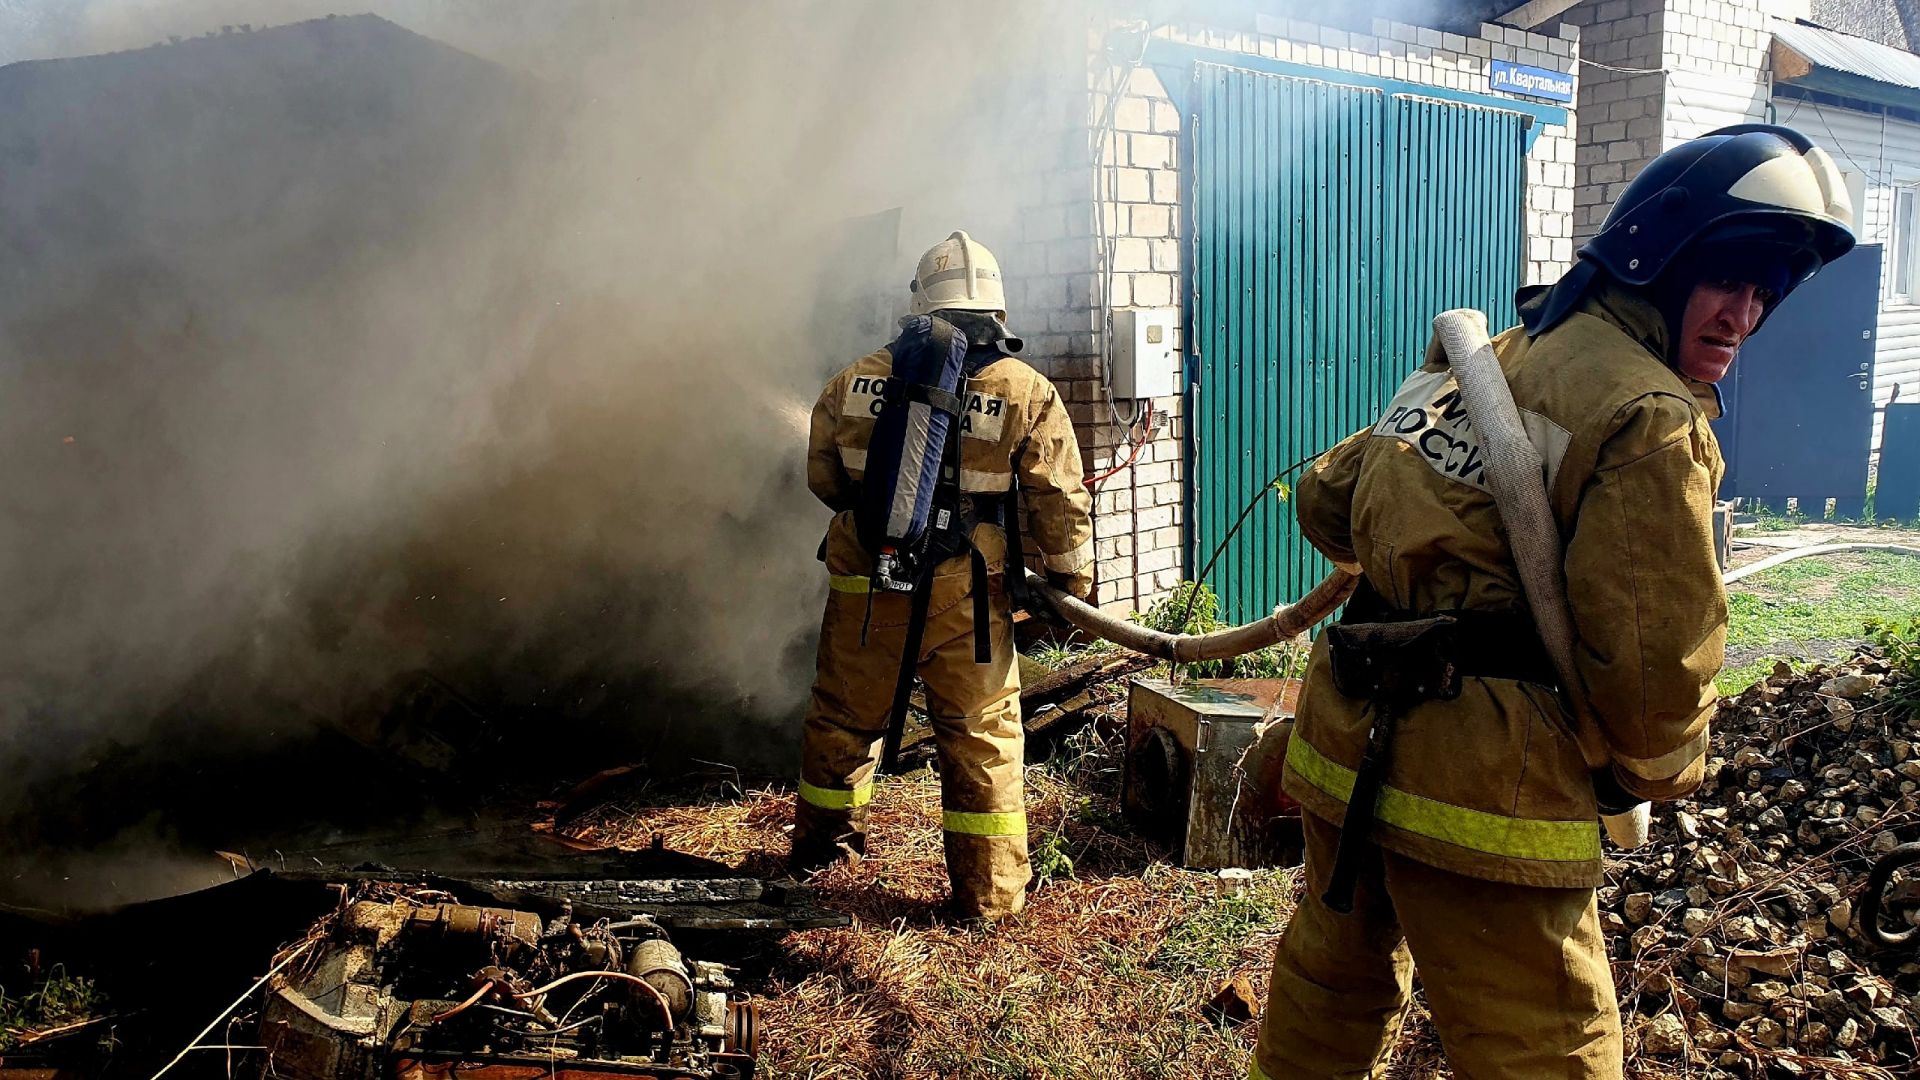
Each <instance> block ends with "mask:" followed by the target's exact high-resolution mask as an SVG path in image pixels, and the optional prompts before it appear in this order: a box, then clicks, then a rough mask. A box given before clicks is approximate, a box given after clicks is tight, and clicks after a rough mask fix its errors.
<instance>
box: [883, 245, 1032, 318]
mask: <svg viewBox="0 0 1920 1080" xmlns="http://www.w3.org/2000/svg"><path fill="white" fill-rule="evenodd" d="M907 290H908V291H909V292H911V293H913V306H912V311H913V314H915V315H925V314H927V313H928V312H932V311H942V310H949V309H950V310H957V311H1005V310H1007V291H1006V289H1005V288H1004V287H1003V286H1002V285H1001V283H1000V260H998V259H996V258H994V257H993V252H991V251H988V250H987V249H986V248H984V247H981V246H980V244H979V243H978V242H977V241H975V240H974V239H973V237H971V236H968V235H967V234H966V233H964V232H956V233H954V234H953V235H952V236H949V237H947V238H946V239H945V240H942V241H940V242H939V243H937V244H935V245H933V246H932V247H930V248H928V249H927V253H926V254H925V255H922V256H920V266H919V267H918V268H917V269H916V270H915V271H914V274H913V281H912V282H911V283H909V284H908V285H907Z"/></svg>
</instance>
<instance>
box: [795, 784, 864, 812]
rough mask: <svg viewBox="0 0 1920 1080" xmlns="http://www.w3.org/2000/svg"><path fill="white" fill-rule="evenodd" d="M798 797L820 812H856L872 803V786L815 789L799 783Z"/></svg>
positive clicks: (810, 785) (809, 785)
mask: <svg viewBox="0 0 1920 1080" xmlns="http://www.w3.org/2000/svg"><path fill="white" fill-rule="evenodd" d="M800 797H801V798H802V799H805V800H806V801H808V802H809V803H812V804H813V805H815V806H817V807H819V808H820V809H822V810H857V809H859V808H860V807H862V806H865V805H867V804H868V803H870V802H872V801H873V785H872V784H861V785H860V786H859V787H856V788H823V787H815V786H813V785H812V784H809V783H807V782H806V781H805V780H802V781H800Z"/></svg>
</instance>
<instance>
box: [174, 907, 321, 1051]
mask: <svg viewBox="0 0 1920 1080" xmlns="http://www.w3.org/2000/svg"><path fill="white" fill-rule="evenodd" d="M314 940H316V939H312V938H309V939H308V940H306V941H304V942H302V943H301V944H300V946H299V947H298V948H296V949H294V950H293V951H292V952H290V953H288V954H287V955H286V956H284V957H282V958H281V960H280V962H279V963H277V964H275V965H273V967H272V969H271V970H269V971H268V972H267V973H266V974H265V975H262V976H260V978H258V979H257V980H255V981H254V984H253V985H252V986H249V987H247V992H246V993H244V994H241V995H240V996H239V997H237V998H235V999H233V1004H231V1005H229V1006H227V1007H226V1008H225V1009H222V1010H221V1012H220V1015H219V1016H216V1017H214V1018H213V1023H211V1024H208V1025H207V1026H206V1027H205V1028H202V1029H201V1031H200V1034H198V1035H195V1036H194V1037H193V1041H192V1042H189V1043H187V1045H186V1047H185V1048H184V1049H182V1050H181V1051H180V1052H179V1053H178V1054H175V1055H174V1056H173V1060H172V1061H169V1062H167V1063H166V1064H165V1065H163V1066H161V1067H160V1071H159V1072H157V1073H154V1074H153V1077H152V1080H160V1078H161V1077H163V1076H165V1075H167V1073H168V1071H169V1070H171V1069H172V1068H173V1067H174V1066H175V1065H178V1064H180V1062H181V1060H182V1059H184V1058H185V1057H186V1056H187V1055H188V1054H189V1053H192V1052H193V1051H194V1050H196V1049H198V1048H199V1046H200V1040H201V1039H204V1038H206V1037H207V1035H208V1034H209V1033H211V1032H212V1031H213V1029H214V1028H216V1027H218V1026H219V1025H220V1021H222V1020H225V1019H226V1018H227V1017H228V1016H229V1015H231V1014H232V1012H233V1010H235V1009H237V1008H239V1007H240V1006H241V1005H243V1004H245V1003H246V1000H247V999H248V998H250V997H252V996H253V995H254V991H256V990H259V989H260V988H261V987H263V986H265V985H267V980H269V979H271V978H273V977H274V976H275V975H278V974H280V972H281V971H282V970H284V969H285V968H286V966H287V965H288V964H291V963H293V962H294V960H296V959H297V958H299V956H300V955H301V954H302V953H304V952H306V951H307V950H308V949H309V948H311V947H312V946H313V943H314Z"/></svg>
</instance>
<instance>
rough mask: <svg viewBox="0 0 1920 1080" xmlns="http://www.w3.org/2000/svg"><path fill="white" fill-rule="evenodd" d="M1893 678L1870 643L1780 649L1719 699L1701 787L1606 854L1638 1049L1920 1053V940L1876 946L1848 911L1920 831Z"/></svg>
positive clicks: (1906, 734)
mask: <svg viewBox="0 0 1920 1080" xmlns="http://www.w3.org/2000/svg"><path fill="white" fill-rule="evenodd" d="M1900 679H1901V676H1900V675H1899V674H1898V673H1897V672H1892V671H1890V670H1889V666H1888V665H1887V663H1886V662H1885V661H1884V660H1882V659H1880V658H1879V657H1878V656H1877V655H1875V654H1874V653H1873V652H1872V651H1871V650H1863V651H1862V652H1861V653H1859V654H1858V655H1856V656H1855V657H1854V658H1853V659H1852V660H1850V661H1847V662H1844V663H1841V664H1838V665H1816V666H1815V667H1813V668H1811V669H1810V670H1808V671H1806V672H1804V673H1800V674H1795V673H1794V672H1792V671H1791V670H1790V669H1788V668H1787V666H1786V665H1785V664H1781V665H1778V666H1777V667H1776V668H1775V670H1774V674H1773V675H1772V676H1770V677H1769V678H1767V679H1766V680H1765V681H1763V682H1760V683H1757V684H1755V685H1754V686H1753V687H1751V688H1749V689H1748V690H1747V691H1746V692H1745V693H1743V694H1741V695H1740V696H1739V697H1737V698H1728V699H1725V700H1724V701H1723V702H1722V704H1721V709H1720V714H1719V716H1718V718H1717V720H1716V724H1715V730H1714V733H1713V749H1712V751H1711V753H1710V754H1709V757H1708V763H1707V774H1706V781H1705V783H1703V784H1702V785H1701V787H1700V790H1699V791H1698V792H1696V793H1695V795H1694V797H1693V798H1692V799H1689V800H1686V801H1683V802H1678V803H1672V804H1667V805H1663V806H1659V807H1656V809H1655V824H1654V839H1653V842H1652V843H1650V844H1648V845H1647V846H1645V847H1643V848H1641V849H1640V850H1638V851H1634V852H1629V853H1626V854H1624V855H1622V856H1621V857H1619V858H1618V859H1616V860H1615V861H1613V862H1612V863H1611V864H1610V866H1609V872H1608V885H1607V887H1605V888H1603V889H1602V890H1601V893H1600V903H1601V909H1602V914H1601V918H1602V920H1603V921H1604V922H1605V924H1606V926H1607V929H1608V930H1609V931H1610V934H1611V941H1612V946H1613V956H1614V974H1615V978H1616V980H1617V981H1618V983H1619V986H1620V992H1621V1001H1622V1005H1623V1008H1625V1009H1628V1010H1630V1011H1631V1012H1632V1013H1636V1014H1639V1016H1640V1017H1641V1018H1642V1019H1640V1020H1639V1021H1632V1020H1630V1022H1629V1025H1628V1026H1629V1030H1633V1029H1635V1028H1637V1029H1638V1052H1639V1053H1640V1054H1642V1055H1649V1056H1650V1060H1649V1059H1648V1058H1643V1061H1648V1062H1649V1063H1651V1062H1653V1061H1661V1060H1664V1061H1667V1062H1670V1063H1672V1064H1675V1065H1679V1066H1682V1067H1683V1068H1684V1067H1685V1064H1686V1063H1689V1062H1690V1063H1691V1064H1693V1065H1712V1066H1719V1067H1721V1068H1727V1069H1734V1070H1738V1071H1743V1072H1746V1073H1748V1074H1749V1075H1765V1074H1769V1071H1770V1070H1784V1071H1785V1072H1786V1073H1789V1074H1795V1075H1862V1076H1882V1075H1890V1074H1891V1073H1901V1074H1905V1070H1906V1069H1909V1068H1912V1067H1913V1065H1914V1063H1915V1062H1916V1060H1920V1054H1916V1033H1917V1032H1920V1000H1917V999H1916V994H1920V954H1916V953H1914V952H1912V951H1908V952H1906V953H1905V954H1900V953H1897V952H1889V951H1884V950H1878V949H1875V948H1874V947H1873V946H1872V945H1870V944H1869V943H1868V942H1867V940H1866V938H1864V937H1863V936H1862V935H1861V932H1860V929H1859V926H1858V925H1857V924H1856V920H1855V911H1856V909H1857V907H1858V905H1859V903H1860V900H1859V896H1858V894H1859V893H1860V891H1861V886H1862V884H1863V883H1864V882H1865V880H1866V875H1867V870H1868V868H1869V867H1870V866H1871V865H1872V863H1873V861H1874V860H1875V859H1876V858H1877V857H1878V856H1879V855H1881V854H1883V853H1885V852H1887V851H1889V850H1891V849H1892V848H1893V847H1895V846H1896V845H1897V844H1899V843H1900V842H1901V841H1902V840H1911V839H1914V838H1916V837H1920V718H1916V717H1915V716H1914V715H1913V714H1912V713H1911V712H1910V711H1909V710H1908V709H1906V708H1904V707H1899V706H1898V705H1897V703H1896V701H1895V698H1896V691H1897V690H1898V688H1899V683H1900ZM1902 888H1905V889H1906V890H1909V891H1910V890H1912V888H1913V886H1912V885H1905V886H1899V885H1896V887H1895V892H1894V893H1893V894H1891V896H1892V899H1894V900H1897V899H1898V898H1899V896H1900V895H1901V893H1900V890H1901V889H1902ZM1908 910H1911V909H1908ZM1906 917H1907V918H1909V919H1912V918H1914V916H1911V915H1909V916H1906Z"/></svg>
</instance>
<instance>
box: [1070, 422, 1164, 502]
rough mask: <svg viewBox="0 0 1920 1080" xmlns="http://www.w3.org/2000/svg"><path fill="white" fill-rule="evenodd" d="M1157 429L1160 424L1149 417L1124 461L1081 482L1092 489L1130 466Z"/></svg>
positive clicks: (1137, 458)
mask: <svg viewBox="0 0 1920 1080" xmlns="http://www.w3.org/2000/svg"><path fill="white" fill-rule="evenodd" d="M1159 430H1160V425H1158V424H1155V423H1153V421H1152V418H1151V417H1149V418H1148V422H1147V431H1146V434H1144V435H1142V436H1141V437H1140V441H1139V442H1137V443H1134V444H1133V450H1132V451H1131V452H1130V453H1128V454H1127V459H1126V460H1125V461H1122V462H1121V463H1120V464H1118V465H1115V466H1114V467H1113V468H1111V469H1108V470H1107V471H1106V472H1103V473H1101V474H1100V475H1098V476H1089V477H1087V478H1086V479H1085V480H1083V481H1081V483H1083V484H1085V485H1086V486H1087V488H1088V489H1089V490H1092V489H1095V488H1098V487H1099V486H1100V483H1101V482H1102V481H1104V480H1106V479H1107V478H1109V477H1111V476H1115V475H1117V474H1119V473H1120V472H1122V471H1123V470H1125V469H1128V468H1131V467H1132V466H1133V463H1134V462H1136V461H1138V460H1140V452H1141V451H1142V450H1145V449H1146V448H1147V444H1148V443H1150V442H1152V441H1153V437H1154V435H1155V434H1156V433H1157V432H1158V431H1159Z"/></svg>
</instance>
